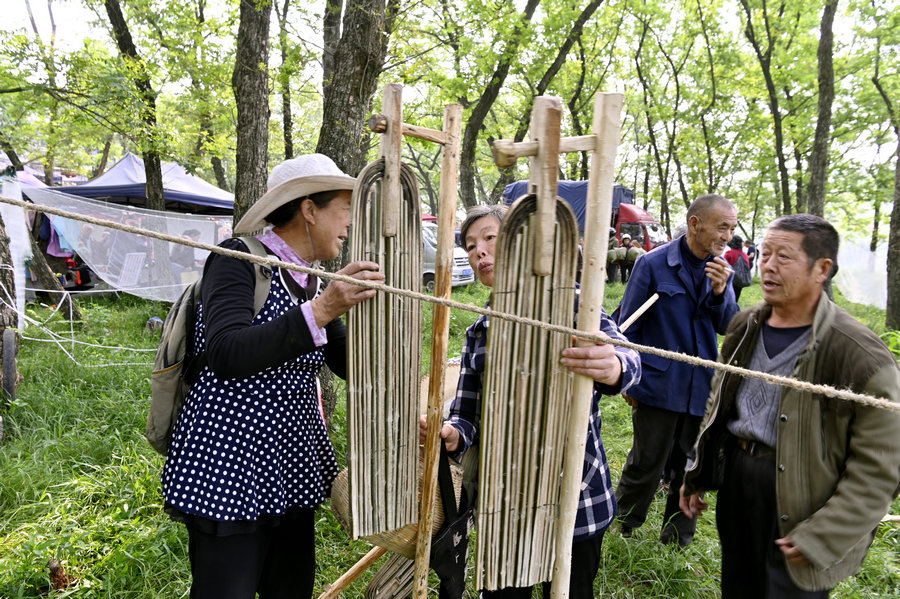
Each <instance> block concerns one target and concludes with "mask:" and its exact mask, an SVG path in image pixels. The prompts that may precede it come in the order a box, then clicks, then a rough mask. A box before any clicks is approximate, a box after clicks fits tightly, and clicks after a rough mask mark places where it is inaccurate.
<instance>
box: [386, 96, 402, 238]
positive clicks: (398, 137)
mask: <svg viewBox="0 0 900 599" xmlns="http://www.w3.org/2000/svg"><path fill="white" fill-rule="evenodd" d="M402 93H403V86H402V85H400V84H399V83H389V84H388V85H387V86H385V88H384V99H383V100H382V105H381V109H382V110H383V111H384V114H385V116H386V117H387V131H386V132H385V133H384V135H382V137H381V157H382V158H384V188H383V189H382V202H383V204H382V207H383V209H384V212H383V213H382V231H383V234H384V236H385V237H396V235H397V226H398V224H397V221H398V219H399V215H400V193H401V192H400V155H401V144H402V143H403V96H402Z"/></svg>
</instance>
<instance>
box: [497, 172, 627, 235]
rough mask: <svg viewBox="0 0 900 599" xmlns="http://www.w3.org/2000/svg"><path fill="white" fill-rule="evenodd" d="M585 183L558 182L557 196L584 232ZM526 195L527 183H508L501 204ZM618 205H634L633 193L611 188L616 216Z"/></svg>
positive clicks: (615, 186) (614, 187)
mask: <svg viewBox="0 0 900 599" xmlns="http://www.w3.org/2000/svg"><path fill="white" fill-rule="evenodd" d="M587 185H588V182H587V181H560V182H559V185H558V188H557V191H556V193H557V195H558V196H559V197H561V198H562V199H564V200H565V201H567V202H568V203H569V205H570V206H571V207H572V210H574V211H575V217H576V218H577V219H578V229H579V230H581V231H584V213H585V211H586V206H587ZM526 193H528V181H516V182H515V183H510V184H509V185H507V186H506V188H505V189H504V190H503V203H504V204H506V205H510V204H512V203H513V202H514V201H516V200H517V199H518V198H520V197H522V196H523V195H525V194H526ZM619 204H634V191H632V190H631V189H629V188H627V187H625V186H624V185H619V184H618V183H617V184H616V185H614V186H613V203H612V214H613V215H615V214H618V212H619Z"/></svg>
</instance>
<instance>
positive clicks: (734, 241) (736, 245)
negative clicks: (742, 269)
mask: <svg viewBox="0 0 900 599" xmlns="http://www.w3.org/2000/svg"><path fill="white" fill-rule="evenodd" d="M743 243H744V240H743V239H741V236H740V235H735V236H734V237H732V238H731V239H730V240H729V241H728V247H730V248H731V249H733V250H739V249H741V246H742V245H743Z"/></svg>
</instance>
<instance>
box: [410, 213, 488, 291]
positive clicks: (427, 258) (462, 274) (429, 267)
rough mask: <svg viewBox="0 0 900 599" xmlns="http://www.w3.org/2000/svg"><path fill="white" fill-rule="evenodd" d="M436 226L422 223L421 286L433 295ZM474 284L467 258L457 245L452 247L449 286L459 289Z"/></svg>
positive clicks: (472, 273) (473, 275) (473, 274)
mask: <svg viewBox="0 0 900 599" xmlns="http://www.w3.org/2000/svg"><path fill="white" fill-rule="evenodd" d="M437 231H438V228H437V225H436V224H434V223H428V222H425V223H422V245H423V246H424V250H425V251H424V252H423V254H422V258H423V262H424V269H423V271H422V286H423V287H424V288H425V290H426V291H427V292H428V293H434V262H435V255H436V254H437ZM474 282H475V273H474V272H472V267H471V266H469V256H468V255H467V254H466V251H465V250H464V249H462V248H461V247H459V246H458V245H454V246H453V275H452V277H451V279H450V284H451V285H452V286H453V287H461V286H463V285H468V284H469V283H474Z"/></svg>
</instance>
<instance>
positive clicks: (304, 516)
mask: <svg viewBox="0 0 900 599" xmlns="http://www.w3.org/2000/svg"><path fill="white" fill-rule="evenodd" d="M314 515H315V510H313V509H308V510H302V513H301V514H300V516H299V517H297V518H290V519H287V518H286V519H283V520H282V521H281V523H280V524H279V525H278V526H264V527H261V528H260V530H258V531H257V532H254V533H250V534H233V535H227V536H216V535H214V534H207V533H204V532H201V531H200V530H197V528H196V527H193V526H188V543H189V544H188V553H189V556H190V560H191V576H192V577H193V581H192V584H191V599H254V597H255V596H256V593H257V592H259V596H260V599H282V598H292V599H293V598H297V599H301V598H302V599H308V598H309V597H312V592H313V582H314V580H315V575H316V549H315V519H314Z"/></svg>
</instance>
